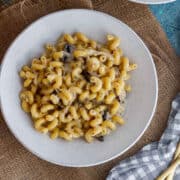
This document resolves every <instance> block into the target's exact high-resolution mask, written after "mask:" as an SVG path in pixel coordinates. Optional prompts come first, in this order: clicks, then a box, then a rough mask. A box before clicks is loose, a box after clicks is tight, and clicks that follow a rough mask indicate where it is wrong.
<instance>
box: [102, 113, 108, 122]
mask: <svg viewBox="0 0 180 180" xmlns="http://www.w3.org/2000/svg"><path fill="white" fill-rule="evenodd" d="M107 116H108V112H107V111H104V113H103V115H102V118H103V120H104V121H105V120H106V119H107V118H108V117H107Z"/></svg>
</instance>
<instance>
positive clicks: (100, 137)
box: [96, 136, 104, 142]
mask: <svg viewBox="0 0 180 180" xmlns="http://www.w3.org/2000/svg"><path fill="white" fill-rule="evenodd" d="M96 138H97V140H98V141H101V142H103V141H104V136H99V137H96Z"/></svg>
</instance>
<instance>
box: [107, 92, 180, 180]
mask: <svg viewBox="0 0 180 180" xmlns="http://www.w3.org/2000/svg"><path fill="white" fill-rule="evenodd" d="M179 141H180V93H179V94H178V95H177V97H176V98H175V100H174V101H173V102H172V110H171V113H170V116H169V121H168V126H167V128H166V130H165V132H164V134H163V135H162V137H161V139H160V141H159V142H153V143H151V144H148V145H146V146H145V147H143V148H142V149H141V150H140V151H139V152H138V153H137V154H135V155H134V156H132V157H130V158H127V159H125V160H123V161H121V162H120V163H119V164H118V165H116V166H115V167H114V168H113V169H112V170H111V171H110V173H109V175H108V176H107V178H106V180H154V179H155V178H156V177H157V176H159V175H160V174H161V173H162V171H164V170H165V169H166V168H167V167H168V165H169V163H170V162H171V160H172V158H173V154H174V152H175V150H176V145H177V144H178V142H179ZM174 180H180V167H178V168H177V169H176V173H175V176H174Z"/></svg>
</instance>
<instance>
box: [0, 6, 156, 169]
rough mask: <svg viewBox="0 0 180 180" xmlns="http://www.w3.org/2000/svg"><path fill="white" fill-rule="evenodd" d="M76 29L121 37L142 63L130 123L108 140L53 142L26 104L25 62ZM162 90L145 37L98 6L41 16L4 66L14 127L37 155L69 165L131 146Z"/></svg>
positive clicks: (3, 87) (4, 91) (3, 91)
mask: <svg viewBox="0 0 180 180" xmlns="http://www.w3.org/2000/svg"><path fill="white" fill-rule="evenodd" d="M76 31H81V32H84V33H85V34H87V35H88V36H89V37H91V38H94V39H96V40H98V41H102V42H103V41H104V40H105V35H106V34H107V33H110V34H115V35H117V36H119V37H120V38H121V48H122V50H123V52H124V53H125V54H126V55H127V56H128V57H129V58H130V60H131V61H132V62H135V63H137V64H138V69H137V70H136V71H134V72H132V74H131V75H132V78H131V80H130V84H131V85H132V87H133V90H132V93H130V94H129V95H128V98H127V110H126V113H125V117H124V118H125V120H126V124H125V125H124V126H122V127H118V129H117V130H116V131H115V132H112V133H111V134H110V135H108V136H107V137H105V141H104V142H99V141H95V142H93V143H91V144H88V143H86V142H85V141H84V140H82V139H79V140H75V141H73V142H66V141H64V140H61V139H56V140H54V141H53V140H51V139H50V138H49V137H48V135H43V134H40V133H38V132H37V131H35V130H34V128H33V125H32V122H31V119H30V117H29V116H28V115H27V114H26V113H24V112H23V111H22V110H21V107H20V100H19V92H20V90H21V87H22V84H21V81H20V78H19V75H18V72H19V70H20V69H21V67H22V65H24V64H27V63H29V62H30V60H31V59H32V58H33V57H35V56H38V55H40V54H41V52H42V51H43V46H44V44H45V43H47V42H52V43H53V42H54V41H55V40H56V39H57V38H58V37H59V35H60V34H61V33H64V32H68V33H73V32H76ZM157 94H158V84H157V75H156V70H155V65H154V63H153V59H152V57H151V54H150V52H149V51H148V49H147V47H146V46H145V44H144V43H143V42H142V40H141V39H140V38H139V37H138V36H137V34H135V32H134V31H133V30H131V29H130V28H129V27H128V26H127V25H126V24H124V23H123V22H121V21H119V20H118V19H116V18H114V17H111V16H109V15H107V14H104V13H101V12H97V11H92V10H83V9H76V10H65V11H59V12H55V13H52V14H49V15H47V16H45V17H42V18H40V19H39V20H37V21H36V22H34V23H33V24H31V25H30V26H29V27H28V28H26V29H25V30H24V31H23V32H22V33H21V34H20V35H19V36H18V37H17V38H16V39H15V41H14V42H13V43H12V45H11V46H10V48H9V49H8V50H7V52H6V55H5V56H4V59H3V64H2V69H1V77H0V95H1V108H2V113H3V115H4V118H5V121H6V123H7V125H8V127H9V129H10V130H11V132H12V133H13V134H14V136H15V137H16V138H17V139H18V140H19V141H20V142H21V143H22V144H23V145H24V146H25V147H26V148H27V149H28V150H29V151H31V152H32V153H33V154H35V155H37V156H38V157H40V158H42V159H44V160H47V161H49V162H52V163H55V164H59V165H63V166H74V167H84V166H93V165H97V164H100V163H104V162H107V161H109V160H111V159H113V158H115V157H117V156H119V155H121V154H122V153H124V152H125V151H127V150H128V149H129V148H130V147H132V146H133V145H134V144H135V143H136V142H137V141H138V139H139V138H140V137H141V136H142V135H143V133H144V131H145V130H146V129H147V127H148V125H149V123H150V121H151V119H152V116H153V114H154V111H155V107H156V103H157Z"/></svg>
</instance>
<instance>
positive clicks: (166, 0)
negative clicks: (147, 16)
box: [129, 0, 176, 5]
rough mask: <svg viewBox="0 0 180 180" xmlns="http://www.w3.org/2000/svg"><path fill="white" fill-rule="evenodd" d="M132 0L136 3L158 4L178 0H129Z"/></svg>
mask: <svg viewBox="0 0 180 180" xmlns="http://www.w3.org/2000/svg"><path fill="white" fill-rule="evenodd" d="M129 1H131V2H134V3H139V4H147V5H148V4H149V5H150V4H152V5H153V4H154V5H157V4H166V3H171V2H174V1H176V0H157V1H152V0H147V1H143V0H129Z"/></svg>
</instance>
